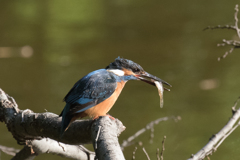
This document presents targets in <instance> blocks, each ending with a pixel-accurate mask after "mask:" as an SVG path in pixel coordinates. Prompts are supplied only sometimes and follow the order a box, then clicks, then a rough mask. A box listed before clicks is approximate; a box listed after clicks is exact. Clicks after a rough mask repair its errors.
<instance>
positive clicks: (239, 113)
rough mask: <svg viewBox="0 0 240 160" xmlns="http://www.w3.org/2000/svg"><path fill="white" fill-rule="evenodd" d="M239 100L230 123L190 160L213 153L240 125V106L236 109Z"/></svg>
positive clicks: (200, 158)
mask: <svg viewBox="0 0 240 160" xmlns="http://www.w3.org/2000/svg"><path fill="white" fill-rule="evenodd" d="M238 100H239V99H238ZM238 100H237V101H236V103H235V105H234V106H233V107H232V112H233V115H232V118H231V119H230V120H229V121H228V123H227V124H226V125H225V126H224V127H223V128H222V129H221V130H220V131H219V132H218V133H217V134H215V135H213V136H212V137H211V138H210V141H209V142H208V143H207V144H206V145H205V146H204V147H203V148H202V149H201V150H200V151H198V152H197V153H196V154H195V155H192V156H191V158H189V159H188V160H202V159H204V158H205V157H207V156H209V155H211V154H212V153H213V152H215V151H216V150H217V148H218V147H219V146H220V144H221V143H222V142H223V141H224V140H225V139H226V138H227V137H228V136H229V135H230V134H231V133H232V132H233V131H234V130H235V129H236V128H237V127H238V126H239V125H240V121H238V120H239V119H240V108H239V109H238V110H235V107H236V105H237V102H238ZM237 121H238V122H237Z"/></svg>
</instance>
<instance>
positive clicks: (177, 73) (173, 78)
mask: <svg viewBox="0 0 240 160" xmlns="http://www.w3.org/2000/svg"><path fill="white" fill-rule="evenodd" d="M235 4H236V2H230V1H226V0H221V1H217V0H213V1H211V2H210V1H196V0H193V1H190V0H184V1H155V0H153V1H150V2H149V1H136V0H135V1H134V0H132V1H126V0H122V1H118V0H114V1H91V0H89V1H76V0H75V1H71V2H66V1H46V0H45V1H44V0H42V1H29V0H28V1H27V0H26V1H21V2H20V1H19V2H18V1H11V2H8V1H3V2H1V5H0V21H1V23H0V35H1V36H0V47H1V48H0V68H1V79H0V87H1V88H2V89H3V90H4V91H6V92H7V93H8V94H9V95H11V96H13V97H14V98H15V100H16V101H17V103H18V105H19V107H20V108H21V109H27V108H29V109H31V110H33V111H34V112H45V109H46V110H48V111H49V112H53V113H56V114H59V113H60V112H61V110H62V109H63V107H64V103H63V102H62V99H63V97H64V96H65V95H66V93H67V92H68V91H69V89H70V88H71V87H72V86H73V84H74V83H75V82H76V81H77V80H78V79H80V78H81V77H83V76H84V75H86V74H87V73H89V72H91V71H93V70H96V69H99V68H105V67H106V66H107V65H108V64H109V63H110V62H112V61H113V60H114V59H115V58H116V57H118V56H121V57H124V58H127V59H131V60H133V61H135V62H137V63H139V64H140V65H141V66H142V67H143V68H144V69H145V70H146V71H147V72H149V73H151V74H153V75H156V76H158V77H160V78H162V79H163V80H165V81H167V82H169V83H170V84H171V85H172V86H173V87H172V88H171V92H164V107H163V109H160V108H159V96H158V92H157V89H156V88H154V87H151V86H149V85H148V84H145V83H143V82H140V81H130V82H128V83H127V84H126V86H125V88H124V90H123V92H122V94H121V96H120V97H119V99H118V101H117V103H116V104H115V106H114V107H113V108H112V109H111V111H110V114H111V115H112V116H114V117H116V118H118V119H120V120H121V121H122V122H123V124H125V126H126V127H127V129H126V130H125V131H124V132H123V133H122V134H121V136H120V138H119V140H120V143H121V142H122V141H123V140H124V139H126V138H128V137H129V136H131V135H132V134H134V133H135V132H136V131H137V130H139V129H141V128H143V127H144V126H145V125H146V124H147V123H149V122H150V121H153V120H155V119H157V118H159V117H165V116H171V115H176V116H177V115H179V116H181V117H182V120H181V121H179V122H177V123H176V122H174V121H167V122H163V123H160V124H159V125H157V126H156V127H155V132H154V133H155V134H154V135H155V137H154V142H153V143H152V144H150V143H149V137H150V132H147V133H145V134H144V135H142V136H140V137H139V138H138V139H136V142H138V141H142V143H143V145H144V147H145V149H146V151H147V152H148V154H149V155H150V158H151V159H156V149H157V148H161V141H162V139H163V136H164V135H166V136H167V139H166V142H165V147H166V150H165V152H164V159H187V158H189V156H190V155H191V154H193V153H196V152H197V151H198V150H200V149H201V148H202V147H203V146H204V145H205V144H206V143H207V142H208V139H209V138H210V137H211V135H212V134H215V133H217V132H218V131H219V130H220V129H221V128H222V127H223V126H224V125H225V123H226V122H227V120H228V119H229V117H230V116H231V107H232V105H233V103H234V101H235V100H236V99H237V97H238V96H239V95H240V93H239V90H238V88H239V85H240V83H239V81H240V76H239V74H240V73H239V59H240V55H239V54H238V53H239V50H235V51H234V52H233V53H232V54H230V55H229V56H228V57H227V58H226V59H224V60H222V61H220V62H218V61H217V58H218V57H219V56H221V55H223V54H224V53H225V51H227V50H229V49H230V48H229V47H220V48H217V47H216V44H217V43H221V40H222V39H223V38H226V39H232V38H235V37H236V35H235V33H234V32H233V31H230V30H214V31H210V30H207V31H204V32H203V31H202V30H203V28H205V27H207V26H209V25H218V24H223V25H225V24H234V19H233V15H234V7H235ZM6 47H7V48H6ZM0 130H1V137H0V144H1V145H5V146H9V147H15V148H18V149H21V147H22V146H19V145H17V143H16V141H15V140H14V139H13V138H12V135H11V134H10V133H9V132H8V131H7V129H6V127H5V125H4V124H1V125H0ZM238 134H239V130H238V129H237V130H236V131H235V132H234V133H233V134H232V135H231V136H230V137H229V138H228V139H226V141H225V142H224V143H223V144H222V145H221V146H220V148H219V149H218V151H217V152H216V153H215V154H214V155H213V156H212V157H211V158H213V159H219V160H221V159H226V158H229V155H231V159H238V157H239V156H238V153H239V150H240V147H238V146H239V145H238V141H239V138H238ZM88 147H90V148H91V146H90V145H88ZM134 147H135V145H133V146H131V147H128V148H126V149H125V151H124V154H125V157H126V159H131V156H132V152H133V150H134ZM144 156H145V155H144V153H143V152H142V150H141V147H138V150H137V151H136V159H146V158H144ZM10 157H11V156H7V155H5V154H4V153H1V158H2V159H10ZM38 159H39V160H40V159H59V157H58V156H54V155H47V154H45V155H40V156H39V157H37V158H36V160H38ZM60 159H64V158H60Z"/></svg>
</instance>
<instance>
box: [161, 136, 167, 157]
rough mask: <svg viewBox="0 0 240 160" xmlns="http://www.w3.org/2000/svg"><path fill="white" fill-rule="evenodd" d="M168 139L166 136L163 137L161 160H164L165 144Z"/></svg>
mask: <svg viewBox="0 0 240 160" xmlns="http://www.w3.org/2000/svg"><path fill="white" fill-rule="evenodd" d="M166 138H167V137H166V136H164V137H163V141H162V151H161V159H160V160H163V152H164V151H165V147H164V143H165V140H166Z"/></svg>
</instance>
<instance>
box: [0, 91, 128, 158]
mask: <svg viewBox="0 0 240 160" xmlns="http://www.w3.org/2000/svg"><path fill="white" fill-rule="evenodd" d="M0 121H2V122H5V124H6V126H7V128H8V130H9V131H10V132H11V133H12V135H13V137H14V138H15V139H16V140H17V142H18V143H19V144H21V145H25V147H24V148H23V149H22V150H21V151H20V152H19V153H17V154H16V156H15V157H14V158H13V159H18V160H22V159H26V158H32V159H33V158H34V157H35V156H36V155H38V154H42V153H54V154H58V155H61V156H65V157H69V158H73V159H84V160H85V159H86V160H88V159H90V160H93V159H94V157H95V154H94V153H93V152H91V151H88V150H87V149H85V148H84V147H83V146H79V145H80V144H88V143H91V142H92V139H93V140H95V139H96V137H95V131H96V129H97V130H98V128H99V126H101V128H102V129H101V130H100V132H99V135H100V136H99V139H97V141H96V142H97V145H98V148H99V149H95V151H96V155H97V157H98V159H99V160H102V159H106V157H113V156H114V155H115V153H113V152H111V150H114V151H116V150H120V151H121V149H120V146H119V144H118V138H117V137H118V136H119V135H120V133H121V132H122V131H123V130H124V129H125V127H124V126H123V124H122V123H121V122H120V121H119V120H118V119H115V120H111V119H109V117H107V116H106V117H101V118H99V119H97V120H94V121H92V120H78V121H75V122H73V123H72V125H71V126H70V127H69V129H68V130H67V131H66V132H65V134H64V136H63V137H61V138H60V129H61V118H59V116H58V115H56V114H53V113H49V112H46V113H33V111H31V110H28V109H27V110H24V111H23V110H20V109H19V108H18V106H17V104H16V102H15V100H14V99H13V98H12V97H10V96H8V95H7V94H5V93H4V91H3V90H2V89H0ZM92 124H93V125H92ZM109 128H110V129H109ZM110 133H111V134H110ZM109 135H111V136H112V137H114V138H111V137H110V136H109ZM102 136H103V138H105V139H103V138H102ZM44 137H48V138H44ZM94 143H95V142H94ZM112 144H115V145H114V146H113V145H112ZM116 144H118V146H117V145H116ZM111 145H112V148H109V147H108V146H111ZM102 151H104V152H102ZM102 153H105V155H104V156H102V157H101V154H102ZM119 154H122V157H123V153H122V152H121V153H119ZM114 159H116V160H117V159H120V158H114ZM123 159H124V157H123Z"/></svg>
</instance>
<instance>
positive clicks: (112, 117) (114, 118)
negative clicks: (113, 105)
mask: <svg viewBox="0 0 240 160" xmlns="http://www.w3.org/2000/svg"><path fill="white" fill-rule="evenodd" d="M107 116H108V117H109V118H111V119H112V120H115V118H114V117H112V116H111V115H110V114H107Z"/></svg>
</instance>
